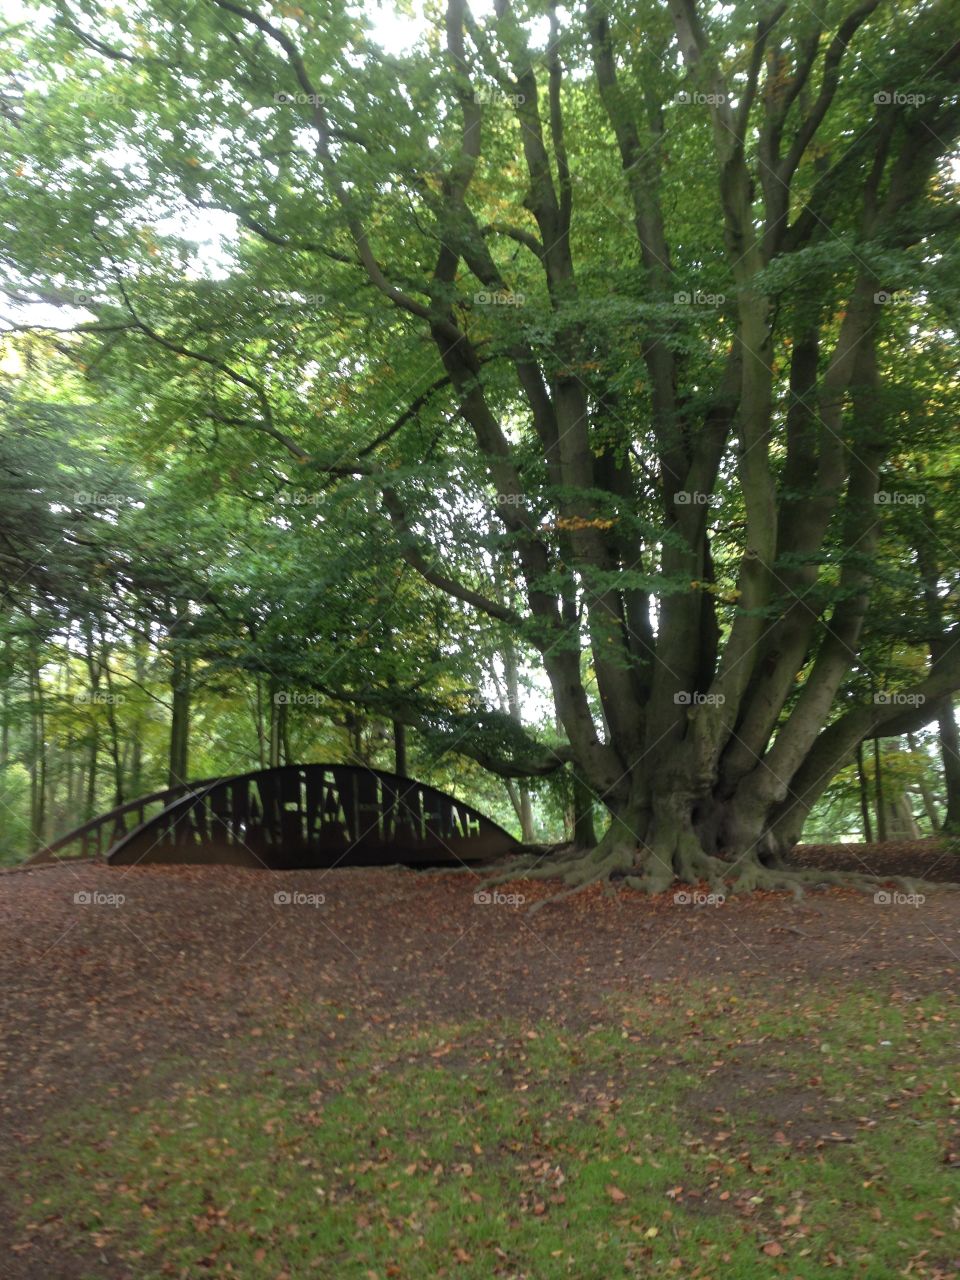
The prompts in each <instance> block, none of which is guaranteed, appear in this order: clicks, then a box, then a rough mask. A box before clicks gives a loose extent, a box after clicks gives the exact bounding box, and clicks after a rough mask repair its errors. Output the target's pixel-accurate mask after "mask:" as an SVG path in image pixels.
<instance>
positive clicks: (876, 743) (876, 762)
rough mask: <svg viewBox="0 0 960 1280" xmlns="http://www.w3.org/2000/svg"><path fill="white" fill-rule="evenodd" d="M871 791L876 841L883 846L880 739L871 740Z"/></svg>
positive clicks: (884, 828)
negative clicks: (875, 820) (875, 819)
mask: <svg viewBox="0 0 960 1280" xmlns="http://www.w3.org/2000/svg"><path fill="white" fill-rule="evenodd" d="M873 791H874V806H875V809H876V814H877V839H878V840H879V841H880V843H881V844H883V843H884V842H885V840H886V838H887V810H886V805H885V804H884V796H883V765H882V764H881V761H880V739H879V738H874V740H873Z"/></svg>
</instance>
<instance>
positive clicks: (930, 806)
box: [907, 733, 940, 835]
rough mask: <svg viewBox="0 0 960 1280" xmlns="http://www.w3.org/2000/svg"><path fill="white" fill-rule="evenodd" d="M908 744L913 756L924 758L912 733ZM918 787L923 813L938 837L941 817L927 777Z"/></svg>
mask: <svg viewBox="0 0 960 1280" xmlns="http://www.w3.org/2000/svg"><path fill="white" fill-rule="evenodd" d="M907 742H908V743H909V744H910V750H911V751H912V752H913V754H914V755H916V756H920V757H921V758H923V755H924V753H923V752H922V751H921V749H920V746H919V744H918V743H917V740H916V738H915V737H914V736H913V734H912V733H908V734H907ZM917 787H918V790H919V792H920V799H921V800H922V801H923V811H924V813H925V814H926V815H927V821H928V822H929V823H930V830H931V831H932V832H933V834H934V835H936V834H937V832H938V831H939V830H940V816H939V814H938V813H937V802H936V800H935V799H934V798H933V792H932V791H931V790H930V788H929V786H927V780H926V778H925V777H923V776H921V778H920V781H919V783H918V784H917Z"/></svg>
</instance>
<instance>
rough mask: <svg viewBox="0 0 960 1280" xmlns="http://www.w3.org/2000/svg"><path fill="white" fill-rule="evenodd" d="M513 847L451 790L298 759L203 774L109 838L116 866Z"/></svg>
mask: <svg viewBox="0 0 960 1280" xmlns="http://www.w3.org/2000/svg"><path fill="white" fill-rule="evenodd" d="M517 847H518V845H517V841H516V840H515V839H514V838H513V836H511V835H510V833H509V832H508V831H504V829H503V828H502V827H500V826H498V825H497V824H496V823H495V822H491V821H490V819H489V818H485V817H484V816H483V814H481V813H478V812H477V811H476V810H475V809H471V808H470V806H469V805H465V804H464V803H463V802H462V801H460V800H455V799H454V797H453V796H449V795H446V794H445V793H444V792H442V791H437V790H436V788H435V787H429V786H427V785H426V784H425V783H422V782H416V781H415V780H414V779H412V778H402V777H400V776H399V775H398V774H395V773H386V772H384V771H383V770H380V769H367V768H364V767H362V766H358V765H342V764H303V765H282V766H280V767H279V768H276V769H260V770H256V771H254V772H252V773H245V774H239V775H238V776H236V777H233V778H220V779H217V780H216V781H214V782H207V783H204V784H202V785H200V786H198V787H197V789H196V790H193V791H190V792H188V793H187V794H186V795H183V796H181V797H179V798H178V799H175V800H173V801H172V802H171V803H170V804H168V805H167V806H166V808H164V809H163V810H162V811H161V812H160V813H158V814H156V815H155V816H154V817H152V818H149V819H148V820H147V821H146V822H143V823H141V824H140V825H139V826H138V827H136V828H134V829H133V830H132V831H130V832H129V833H128V834H127V835H125V836H123V837H122V838H121V839H120V840H118V841H117V842H116V843H115V844H114V845H113V847H112V848H111V849H110V850H109V852H108V853H107V859H108V861H109V862H112V863H114V864H116V865H122V866H132V865H134V864H136V863H158V862H160V863H201V864H202V863H217V864H222V865H233V866H252V867H256V866H263V867H268V868H270V869H271V870H275V871H279V870H293V869H294V868H297V867H332V866H347V867H350V866H353V867H355V866H382V865H384V864H390V863H404V864H406V865H408V866H443V865H445V864H449V865H453V866H456V865H461V864H464V863H466V864H468V865H469V864H472V863H481V862H489V861H492V860H494V859H496V858H500V857H502V856H503V855H504V854H507V853H510V852H512V851H513V850H515V849H516V848H517Z"/></svg>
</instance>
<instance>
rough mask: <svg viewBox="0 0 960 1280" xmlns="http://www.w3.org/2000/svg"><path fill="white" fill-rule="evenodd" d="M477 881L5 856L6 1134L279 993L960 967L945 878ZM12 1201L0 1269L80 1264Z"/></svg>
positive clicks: (1, 992)
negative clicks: (668, 887) (821, 884)
mask: <svg viewBox="0 0 960 1280" xmlns="http://www.w3.org/2000/svg"><path fill="white" fill-rule="evenodd" d="M798 861H802V862H803V863H805V864H806V865H815V866H832V867H836V866H839V865H848V866H850V867H852V868H856V869H859V870H864V869H869V870H871V871H872V872H874V873H877V874H882V875H888V874H891V875H892V874H913V875H916V874H920V875H924V876H928V877H932V878H942V879H944V880H953V879H956V880H960V867H956V868H954V867H953V866H952V865H951V861H952V860H951V858H949V857H945V856H944V855H942V854H940V853H938V851H937V849H936V847H935V846H934V845H933V843H932V842H920V844H918V845H915V846H910V847H904V846H893V847H891V848H889V849H884V850H878V849H877V848H876V847H865V846H854V847H851V846H833V847H831V846H818V847H816V848H810V849H806V850H804V851H802V852H801V853H800V855H799V857H798ZM479 883H480V881H479V880H478V879H477V878H476V877H475V876H474V875H473V874H472V873H462V874H450V873H427V872H419V873H418V872H411V871H404V870H397V869H389V868H382V869H375V870H368V869H364V870H341V869H338V870H324V871H298V872H286V873H270V872H261V871H250V870H241V869H236V868H222V867H221V868H217V867H209V868H159V867H143V868H113V867H109V866H105V865H98V864H90V863H85V864H80V865H61V866H57V867H51V868H37V869H35V870H28V871H18V872H14V873H11V874H4V875H0V1076H2V1095H0V1149H5V1150H8V1151H10V1152H11V1153H13V1155H14V1158H15V1159H17V1158H21V1157H22V1154H23V1151H24V1148H26V1149H29V1147H30V1146H31V1144H33V1143H35V1142H36V1141H38V1139H39V1136H40V1134H41V1132H42V1130H43V1128H44V1125H45V1123H46V1121H47V1119H48V1118H49V1117H50V1116H51V1115H52V1114H54V1113H62V1112H63V1110H64V1109H65V1108H68V1107H69V1106H70V1104H71V1102H72V1101H73V1100H74V1099H79V1098H83V1099H85V1100H89V1099H91V1098H94V1099H95V1098H96V1097H98V1096H102V1097H104V1098H108V1097H117V1096H120V1097H122V1096H124V1095H125V1094H126V1093H128V1092H129V1091H131V1090H134V1089H136V1088H142V1087H143V1085H144V1082H149V1079H150V1076H151V1073H152V1072H153V1071H154V1070H155V1069H156V1067H157V1064H162V1063H164V1062H165V1061H168V1060H171V1059H175V1058H177V1057H178V1056H186V1057H188V1058H189V1059H191V1060H193V1061H198V1062H199V1061H209V1062H215V1061H216V1059H217V1056H218V1055H219V1054H222V1053H225V1052H228V1051H230V1050H231V1047H235V1046H234V1042H235V1040H236V1038H237V1037H243V1038H244V1039H248V1038H249V1033H250V1031H251V1029H252V1028H254V1027H256V1026H257V1025H258V1023H259V1022H260V1021H263V1020H270V1019H275V1017H276V1013H277V1010H280V1009H283V1008H285V1007H286V1008H301V1009H302V1008H307V1009H309V1008H310V1007H311V1006H313V1005H315V1004H316V1003H317V1002H322V1003H324V1004H328V1005H329V1004H330V1003H331V1002H334V1003H335V1004H336V1006H337V1007H338V1008H342V1009H343V1010H344V1011H346V1012H347V1013H348V1014H349V1016H350V1017H351V1018H360V1019H361V1020H363V1021H364V1022H366V1023H369V1024H370V1025H378V1024H383V1025H386V1026H390V1027H392V1026H394V1025H396V1026H400V1027H402V1026H403V1025H404V1024H405V1023H407V1022H409V1023H410V1024H411V1025H422V1024H423V1023H424V1022H425V1021H428V1020H430V1021H442V1020H444V1019H446V1018H451V1019H458V1020H463V1019H468V1018H488V1019H496V1018H501V1017H508V1018H511V1019H521V1020H522V1019H524V1018H540V1017H547V1018H550V1019H551V1020H553V1021H555V1022H557V1023H558V1024H565V1025H576V1024H579V1023H589V1022H591V1021H595V1020H597V1019H598V1018H600V1017H602V1016H603V1001H604V998H605V996H607V995H608V994H610V993H616V992H630V991H631V990H640V989H647V988H649V986H650V984H656V983H664V984H669V983H677V984H680V985H682V983H683V981H684V980H685V978H686V977H687V976H688V975H690V976H698V977H701V978H702V977H710V978H715V979H716V980H717V981H718V982H722V981H730V980H736V981H739V982H742V983H744V984H745V985H747V986H749V985H750V984H753V983H768V982H770V981H771V980H772V981H774V982H776V983H777V984H778V985H779V987H780V988H781V989H782V990H783V992H784V999H785V1000H788V999H790V993H791V989H796V988H798V987H800V988H802V987H804V986H808V985H809V984H819V983H829V984H832V985H834V986H837V985H840V986H842V985H844V984H847V983H853V982H867V983H869V982H870V981H871V980H872V979H874V980H880V977H881V976H882V975H884V974H886V975H887V976H888V977H889V976H890V975H891V974H892V975H894V976H895V978H896V981H897V983H898V985H899V986H901V987H910V988H912V989H915V990H923V991H928V990H931V989H938V988H943V987H950V988H955V987H956V984H957V982H958V979H960V894H958V893H956V892H954V891H952V890H950V889H947V888H944V887H939V888H928V889H927V890H926V892H925V894H924V900H923V901H922V902H917V901H916V900H913V899H911V898H910V896H909V895H908V894H906V893H904V892H903V891H899V890H897V891H895V890H894V889H893V888H891V889H890V890H888V891H886V900H884V899H883V898H882V897H881V900H880V901H875V899H874V896H873V895H872V894H865V893H863V892H861V891H858V890H854V889H846V888H842V889H838V888H831V889H824V890H822V891H815V892H809V893H807V895H806V896H805V897H804V898H803V899H802V900H800V901H795V900H794V899H793V898H792V897H791V896H790V895H787V894H753V895H751V896H748V897H743V898H732V899H729V900H728V901H726V902H724V903H723V904H722V905H719V906H716V905H702V906H698V905H693V904H689V903H683V902H681V903H678V902H676V901H675V900H674V894H673V893H668V894H664V895H661V896H659V897H656V898H649V897H643V896H641V895H639V894H636V893H634V892H632V891H630V890H620V889H614V890H611V889H607V888H602V887H600V886H595V887H593V888H591V889H590V890H589V891H587V892H585V893H583V894H580V895H578V896H575V897H573V898H569V899H567V900H565V901H563V902H559V903H556V904H552V905H549V906H546V907H545V908H544V909H543V910H541V911H539V912H537V913H535V914H534V915H532V916H531V915H529V914H528V910H527V909H528V908H529V906H530V905H531V904H532V903H534V902H535V901H537V900H539V899H541V898H544V897H548V896H551V895H553V894H554V893H555V892H556V888H557V886H556V885H554V884H550V883H544V882H538V883H535V884H532V883H528V882H523V881H518V882H516V883H514V884H508V885H502V886H500V887H499V888H498V890H497V891H496V893H497V894H498V895H500V897H499V898H497V899H496V900H494V901H492V902H490V901H488V902H485V901H479V902H478V901H476V900H475V893H476V891H477V887H478V885H479ZM278 894H280V895H283V894H286V895H287V900H286V901H282V900H281V901H277V900H275V898H276V895H278ZM97 895H100V897H99V899H98V898H97ZM517 896H522V898H523V899H524V901H523V902H520V903H518V902H516V901H514V900H513V899H514V898H515V897H517ZM321 897H322V902H321V901H319V899H320V898H321ZM85 899H86V900H85ZM91 899H92V900H91ZM336 1050H337V1045H336V1043H335V1041H334V1042H332V1043H326V1044H324V1043H319V1044H318V1045H315V1046H313V1047H312V1051H313V1052H314V1053H315V1054H317V1055H319V1056H322V1055H324V1054H327V1055H328V1056H329V1057H330V1060H331V1071H333V1070H334V1069H335V1065H334V1062H335V1055H336ZM3 1210H4V1212H3V1221H2V1222H0V1275H3V1276H4V1277H9V1278H10V1280H20V1278H23V1280H26V1278H27V1277H30V1278H31V1280H32V1277H34V1276H40V1275H44V1276H46V1277H52V1278H54V1280H55V1278H56V1277H60V1276H62V1277H69V1276H72V1275H74V1274H76V1275H80V1274H86V1273H81V1272H79V1271H77V1272H74V1271H72V1270H70V1269H69V1266H68V1264H67V1263H66V1262H65V1260H63V1259H61V1260H59V1263H58V1264H57V1265H58V1266H59V1267H60V1268H61V1269H53V1270H51V1266H52V1265H53V1264H52V1263H51V1262H50V1260H49V1259H46V1260H45V1259H44V1258H43V1257H42V1256H41V1252H42V1251H41V1252H38V1253H36V1254H34V1255H33V1256H31V1257H26V1256H24V1257H21V1256H19V1255H14V1254H12V1253H10V1252H9V1250H10V1247H11V1244H12V1243H13V1240H14V1239H15V1237H16V1230H17V1228H16V1227H15V1226H14V1223H13V1219H14V1218H15V1217H16V1210H17V1206H16V1205H15V1204H14V1203H12V1202H10V1201H9V1198H8V1203H7V1204H6V1205H5V1206H3ZM44 1268H46V1269H45V1270H44ZM63 1268H65V1269H63Z"/></svg>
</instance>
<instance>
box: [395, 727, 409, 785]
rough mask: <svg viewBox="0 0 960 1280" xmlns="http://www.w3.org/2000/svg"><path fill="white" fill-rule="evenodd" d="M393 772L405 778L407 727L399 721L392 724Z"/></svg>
mask: <svg viewBox="0 0 960 1280" xmlns="http://www.w3.org/2000/svg"><path fill="white" fill-rule="evenodd" d="M393 770H394V773H399V774H400V776H401V777H402V778H405V777H406V776H407V726H406V725H405V724H403V723H402V722H401V721H399V720H394V722H393Z"/></svg>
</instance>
